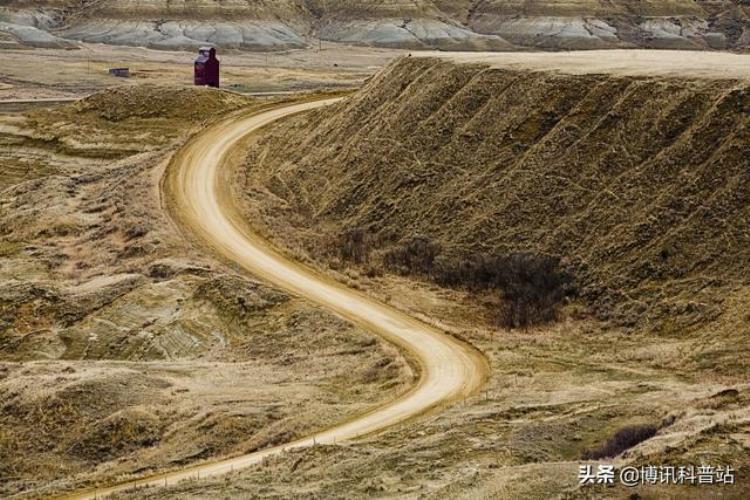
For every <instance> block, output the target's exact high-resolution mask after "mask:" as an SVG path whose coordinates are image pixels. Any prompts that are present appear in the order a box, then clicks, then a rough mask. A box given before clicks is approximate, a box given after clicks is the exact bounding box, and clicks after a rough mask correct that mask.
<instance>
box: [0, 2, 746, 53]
mask: <svg viewBox="0 0 750 500" xmlns="http://www.w3.org/2000/svg"><path fill="white" fill-rule="evenodd" d="M6 3H7V7H5V8H4V9H3V10H2V11H0V15H2V16H3V17H5V18H6V19H5V22H6V23H10V24H13V25H14V26H18V25H23V26H27V27H31V28H42V29H52V30H53V31H55V33H57V34H59V35H61V36H63V37H67V38H72V39H76V40H84V41H90V42H103V43H112V44H123V45H146V46H149V47H154V48H189V47H194V46H196V45H200V44H205V43H215V44H218V45H221V46H223V47H226V48H239V49H249V50H283V49H290V48H302V47H305V46H306V42H308V41H309V40H310V39H311V38H315V39H317V38H321V39H324V40H329V41H333V42H343V43H352V44H360V45H372V46H379V47H399V48H409V49H424V48H437V49H446V50H448V49H452V50H508V49H511V48H513V46H514V45H516V46H520V47H533V48H546V49H576V48H580V49H588V48H606V47H630V46H638V47H654V48H697V49H707V48H713V49H724V48H746V47H747V46H748V45H750V18H749V17H748V6H747V5H744V4H743V3H741V2H734V1H731V0H712V1H698V2H696V1H691V0H653V1H649V2H641V1H636V0H615V1H603V0H568V1H565V2H551V1H538V0H537V1H529V0H525V1H520V0H459V1H447V0H417V1H409V0H388V1H380V2H371V1H366V0H344V1H340V0H283V1H271V0H233V1H230V2H226V1H222V2H218V1H214V0H198V1H190V2H188V1H185V0H182V1H177V2H172V1H169V2H168V1H165V0H125V1H117V2H115V1H112V0H86V1H83V2H81V1H73V0H38V1H33V2H21V1H11V2H6ZM0 30H2V31H10V29H9V26H7V25H6V26H4V27H0ZM11 32H14V33H16V36H18V37H19V38H22V39H24V40H27V41H29V43H32V44H33V43H47V44H49V43H51V42H50V41H49V40H46V41H42V42H39V41H35V40H37V39H39V37H40V35H38V34H35V33H30V32H29V31H28V29H27V30H26V32H23V33H21V29H20V28H18V27H14V28H13V31H11Z"/></svg>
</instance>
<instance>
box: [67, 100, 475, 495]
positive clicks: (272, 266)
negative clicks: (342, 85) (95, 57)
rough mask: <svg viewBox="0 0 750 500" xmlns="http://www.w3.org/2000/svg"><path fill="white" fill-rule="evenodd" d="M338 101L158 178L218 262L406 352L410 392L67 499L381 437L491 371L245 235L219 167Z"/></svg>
mask: <svg viewBox="0 0 750 500" xmlns="http://www.w3.org/2000/svg"><path fill="white" fill-rule="evenodd" d="M336 101H338V99H328V100H324V101H313V102H305V103H301V104H293V105H287V106H284V107H278V108H274V109H270V110H267V111H264V112H261V113H259V114H255V115H252V116H244V117H240V118H233V119H230V120H227V121H225V122H222V123H220V124H218V125H217V126H214V127H211V128H209V129H208V130H207V131H206V132H205V133H202V134H201V135H200V136H198V137H197V138H196V139H194V140H193V141H191V142H190V143H189V144H188V145H187V146H186V147H185V148H184V149H183V150H182V151H181V152H180V153H178V154H177V155H176V156H175V158H174V160H173V162H172V164H171V166H170V168H169V169H168V171H167V175H166V177H165V179H164V182H163V187H164V190H165V194H166V198H167V199H168V200H169V202H168V203H169V205H170V209H171V211H172V213H173V214H174V215H175V218H176V219H178V220H179V221H180V223H181V224H182V225H183V226H184V228H185V229H186V230H187V231H188V232H190V233H191V234H192V235H194V236H195V237H196V238H197V239H198V240H199V241H200V242H201V243H202V244H204V245H207V246H210V247H211V248H212V249H213V250H215V251H216V252H217V253H219V254H220V255H221V256H222V257H223V258H224V259H226V260H229V261H232V262H234V263H236V264H237V265H239V266H242V267H243V268H244V269H245V270H247V271H248V272H250V273H252V274H253V275H256V276H258V277H260V278H263V279H264V280H266V281H267V282H269V283H272V284H274V285H275V286H278V287H280V288H283V289H285V290H287V291H289V292H292V293H294V294H297V295H299V296H302V297H304V298H306V299H308V300H310V301H312V302H315V303H317V304H319V305H321V306H323V307H324V308H326V309H328V310H329V311H332V312H334V313H336V314H338V315H339V316H341V317H343V318H346V319H347V320H349V321H351V322H353V323H356V324H358V325H361V326H363V327H365V328H367V329H368V330H370V331H372V332H374V333H376V334H378V335H380V336H381V337H383V338H384V339H386V340H388V341H389V342H391V343H393V344H395V345H397V346H399V347H400V348H402V349H403V350H404V351H406V352H407V354H408V355H409V356H410V357H411V358H413V360H414V361H415V362H416V363H417V364H418V366H419V381H418V383H417V384H416V386H415V387H413V388H412V389H411V390H410V391H408V392H407V393H405V394H403V395H402V396H401V397H399V398H398V399H396V400H395V401H393V402H391V403H388V404H386V405H384V406H381V407H379V408H377V409H375V410H373V411H370V412H369V413H367V414H365V415H361V416H358V417H355V418H353V419H351V420H349V421H346V422H343V423H340V424H337V425H335V426H334V427H331V428H329V429H327V430H324V431H321V432H319V433H317V434H315V435H312V436H309V437H307V438H303V439H300V440H297V441H294V442H291V443H288V444H285V445H283V446H278V447H274V448H269V449H265V450H262V451H258V452H255V453H251V454H248V455H243V456H239V457H235V458H231V459H226V460H222V461H219V462H214V463H210V464H205V465H199V466H194V467H190V468H188V469H184V470H181V471H177V472H172V473H166V474H162V475H159V476H154V477H151V478H148V479H142V480H139V481H131V482H127V483H122V484H119V485H116V486H112V487H109V488H104V489H99V490H97V491H93V490H91V491H87V492H82V493H79V494H75V495H73V496H70V497H68V498H77V499H84V498H94V497H95V496H98V497H102V496H105V495H108V494H112V493H116V492H121V491H124V490H127V489H132V488H134V487H141V486H165V485H170V484H175V483H177V482H179V481H181V480H184V479H189V478H196V477H201V478H204V477H209V476H216V475H220V474H225V473H228V472H230V471H234V470H238V469H242V468H244V467H248V466H251V465H254V464H257V463H259V462H261V461H262V460H263V459H264V458H266V457H269V456H271V455H276V454H279V453H282V452H283V451H284V450H289V449H292V448H302V447H309V446H314V445H315V444H332V443H342V442H345V441H348V440H352V439H354V438H357V437H361V436H364V435H367V434H371V433H373V432H377V431H381V430H384V429H387V428H388V427H391V426H393V425H396V424H398V423H401V422H404V421H405V420H408V419H411V418H413V417H415V416H418V415H421V414H423V413H425V412H427V411H428V410H430V409H432V408H434V407H436V406H440V405H444V404H449V403H451V402H455V401H457V400H460V399H462V398H465V397H466V396H469V395H471V394H473V393H476V392H477V391H478V390H479V388H480V387H481V385H482V383H483V381H484V379H485V378H486V376H487V374H488V366H487V363H486V360H485V358H484V357H483V356H482V355H481V354H480V353H479V352H478V351H476V350H475V349H473V348H472V347H470V346H468V345H467V344H464V343H462V342H460V341H458V340H456V339H455V338H453V337H451V336H448V335H446V334H445V333H443V332H441V331H439V330H437V329H435V328H432V327H430V326H428V325H426V324H424V323H422V322H419V321H417V320H415V319H413V318H411V317H409V316H407V315H406V314H404V313H402V312H399V311H397V310H396V309H393V308H392V307H389V306H387V305H384V304H381V303H379V302H377V301H375V300H373V299H371V298H368V297H367V296H365V295H363V294H362V293H359V292H356V291H353V290H350V289H348V288H346V287H344V286H343V285H341V284H338V283H336V282H334V281H332V280H330V279H328V278H326V277H324V276H321V275H319V274H318V273H316V272H315V271H313V270H311V269H308V268H306V267H304V266H302V265H300V264H298V263H295V262H293V261H291V260H289V259H287V258H286V257H284V256H282V255H280V254H279V253H278V252H276V251H274V250H273V249H271V248H270V247H269V245H268V244H266V242H264V241H263V240H262V239H261V238H259V237H258V236H256V235H253V234H252V233H251V232H250V231H249V230H248V229H247V227H246V226H245V225H244V223H243V222H242V218H241V216H240V214H239V213H238V211H237V210H236V208H235V207H234V205H233V204H232V200H231V196H229V191H230V190H229V187H228V186H229V183H228V182H227V178H228V175H229V174H228V172H227V170H229V169H227V168H222V167H223V166H224V165H226V163H227V161H226V159H227V157H228V155H229V154H230V152H231V151H232V149H233V148H234V147H236V146H237V145H238V143H239V142H240V141H241V140H242V139H243V138H245V137H246V136H247V135H248V134H251V133H253V132H255V131H257V130H259V129H260V128H262V127H264V126H266V125H268V124H270V123H272V122H273V121H275V120H278V119H281V118H284V117H287V116H290V115H293V114H295V113H300V112H303V111H308V110H312V109H314V108H318V107H321V106H326V105H330V104H333V103H335V102H336Z"/></svg>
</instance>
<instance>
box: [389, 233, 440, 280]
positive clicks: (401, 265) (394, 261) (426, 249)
mask: <svg viewBox="0 0 750 500" xmlns="http://www.w3.org/2000/svg"><path fill="white" fill-rule="evenodd" d="M441 250H442V249H441V247H440V245H439V244H438V243H435V242H433V241H431V240H430V239H429V238H427V237H426V236H415V237H413V238H410V239H409V240H407V241H406V242H404V243H403V244H401V245H399V246H397V247H396V248H393V249H391V250H389V251H388V252H386V253H385V255H384V257H383V261H384V263H385V265H386V266H388V267H389V268H392V269H395V270H397V271H399V272H401V273H412V274H430V273H431V272H432V270H433V267H434V264H435V259H436V258H437V257H438V255H440V252H441Z"/></svg>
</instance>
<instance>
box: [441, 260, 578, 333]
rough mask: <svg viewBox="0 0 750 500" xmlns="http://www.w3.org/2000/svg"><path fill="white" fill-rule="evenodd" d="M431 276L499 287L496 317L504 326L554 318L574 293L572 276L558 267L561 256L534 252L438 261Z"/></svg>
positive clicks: (450, 281) (481, 286)
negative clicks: (499, 305) (498, 306)
mask: <svg viewBox="0 0 750 500" xmlns="http://www.w3.org/2000/svg"><path fill="white" fill-rule="evenodd" d="M433 275H434V277H435V279H436V280H437V281H438V282H440V283H442V284H446V285H452V286H457V285H458V286H466V287H469V288H472V289H495V290H498V291H499V292H500V293H501V294H502V297H503V306H502V310H501V311H500V315H499V318H500V322H501V324H502V325H503V326H505V327H507V328H520V327H528V326H531V325H534V324H543V323H549V322H551V321H554V320H556V319H557V316H558V310H559V306H560V304H562V302H563V300H564V299H565V297H566V296H568V295H571V294H572V293H573V292H574V289H573V279H572V277H571V276H570V274H568V273H567V272H565V271H564V270H562V269H561V267H560V259H559V258H558V257H554V256H550V255H543V254H536V253H512V254H507V255H481V254H474V255H471V256H468V257H467V258H463V259H459V260H448V261H440V262H438V263H437V265H436V266H435V269H434V271H433Z"/></svg>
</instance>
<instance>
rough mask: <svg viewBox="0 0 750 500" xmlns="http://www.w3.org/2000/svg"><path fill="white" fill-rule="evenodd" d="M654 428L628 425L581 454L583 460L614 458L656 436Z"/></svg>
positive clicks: (651, 426)
mask: <svg viewBox="0 0 750 500" xmlns="http://www.w3.org/2000/svg"><path fill="white" fill-rule="evenodd" d="M656 431H657V429H656V426H654V425H651V424H640V425H628V426H626V427H623V428H622V429H620V430H618V431H617V432H615V434H614V435H613V436H612V437H610V438H609V439H607V441H606V442H605V443H604V444H602V445H601V446H599V447H597V448H591V449H588V450H586V451H584V452H583V455H582V457H581V458H583V459H584V460H599V459H601V458H612V457H616V456H617V455H619V454H620V453H622V452H623V451H625V450H627V449H630V448H632V447H633V446H635V445H637V444H639V443H642V442H643V441H645V440H647V439H651V438H652V437H654V436H655V435H656Z"/></svg>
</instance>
